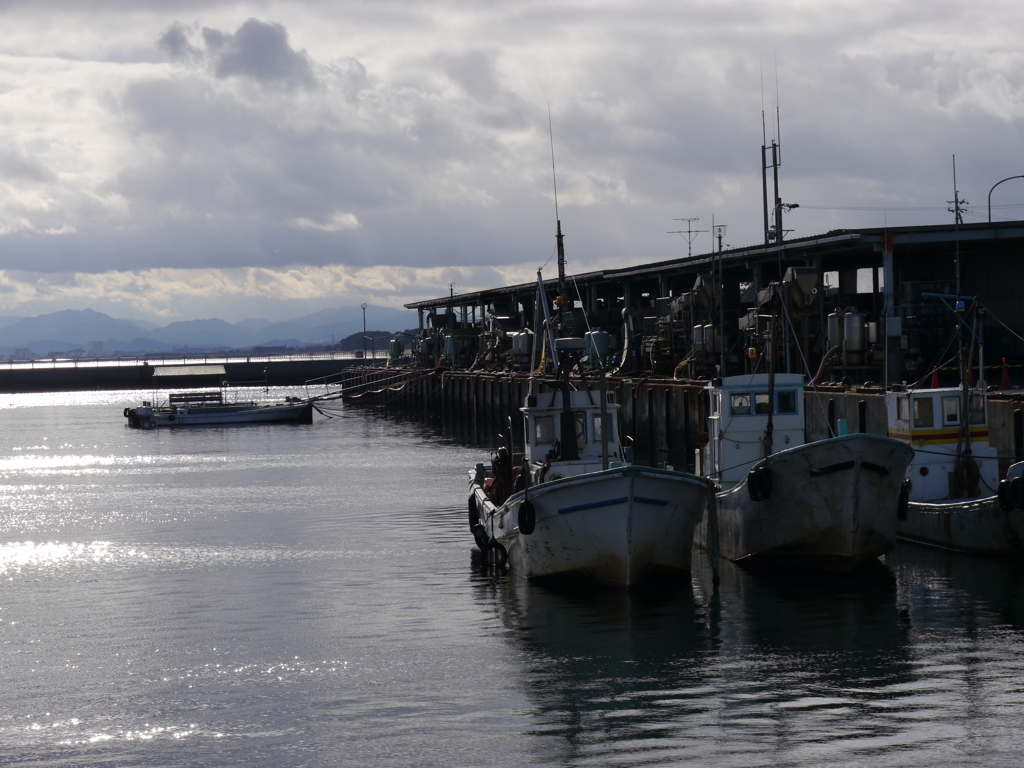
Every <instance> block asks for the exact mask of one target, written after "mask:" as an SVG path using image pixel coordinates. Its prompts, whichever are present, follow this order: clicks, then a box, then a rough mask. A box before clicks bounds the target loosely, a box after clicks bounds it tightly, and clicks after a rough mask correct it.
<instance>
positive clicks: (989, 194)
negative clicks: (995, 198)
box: [988, 176, 1024, 224]
mask: <svg viewBox="0 0 1024 768" xmlns="http://www.w3.org/2000/svg"><path fill="white" fill-rule="evenodd" d="M1010 179H1024V176H1007V177H1006V178H1005V179H1003V181H1009V180H1010ZM1003 181H997V182H996V183H995V184H993V185H992V189H995V188H996V187H998V186H999V185H1000V184H1002V183H1003ZM992 189H990V190H989V191H988V223H989V224H991V223H992Z"/></svg>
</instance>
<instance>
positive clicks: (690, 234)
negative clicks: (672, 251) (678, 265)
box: [668, 216, 707, 258]
mask: <svg viewBox="0 0 1024 768" xmlns="http://www.w3.org/2000/svg"><path fill="white" fill-rule="evenodd" d="M672 221H685V222H686V231H685V232H683V231H681V230H678V229H677V230H673V231H671V232H669V233H668V234H670V235H686V256H687V257H688V258H689V257H692V256H693V241H694V240H695V239H696V237H697V235H699V234H700V233H701V232H707V230H706V229H691V228H690V225H691V224H694V223H696V222H698V221H700V218H699V217H697V216H693V217H691V218H689V219H672Z"/></svg>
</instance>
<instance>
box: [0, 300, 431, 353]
mask: <svg viewBox="0 0 1024 768" xmlns="http://www.w3.org/2000/svg"><path fill="white" fill-rule="evenodd" d="M366 318H367V333H368V335H369V334H370V333H371V332H374V331H376V332H384V333H391V332H394V331H399V330H405V329H408V328H412V327H416V326H417V324H418V319H417V316H416V313H415V312H410V311H409V310H395V309H391V308H388V307H370V306H368V307H367V308H366ZM362 331H363V310H362V309H361V308H360V307H339V308H337V309H326V310H322V311H320V312H314V313H313V314H311V315H306V316H305V317H299V318H296V319H295V320H288V321H284V322H270V321H269V320H261V319H252V320H243V321H241V322H238V323H228V322H225V321H224V320H218V319H216V318H214V319H211V320H185V321H180V322H176V323H171V324H170V325H166V326H163V327H160V326H157V325H155V324H153V323H148V322H144V321H138V320H118V319H116V318H113V317H110V316H109V315H105V314H103V313H102V312H94V311H93V310H91V309H82V310H78V309H66V310H63V311H61V312H53V313H51V314H48V315H38V316H36V317H13V316H9V315H7V316H0V355H2V356H11V355H14V354H15V352H16V351H17V350H20V349H30V350H31V351H32V354H33V355H34V356H47V355H48V353H50V352H55V353H64V352H73V351H75V350H81V351H82V352H84V353H85V354H91V353H92V351H93V348H94V346H95V345H96V342H100V343H101V344H102V352H101V353H100V354H101V355H103V356H108V355H113V354H117V353H119V352H120V353H122V354H138V353H154V352H180V351H184V350H185V348H186V347H187V348H188V351H190V352H193V351H194V352H202V351H206V350H209V351H223V350H227V349H251V348H253V347H305V346H316V345H329V344H331V343H332V342H335V343H336V342H338V341H341V339H343V338H345V337H347V336H351V335H352V334H354V333H359V334H360V335H361V334H362Z"/></svg>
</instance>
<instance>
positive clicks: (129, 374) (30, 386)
mask: <svg viewBox="0 0 1024 768" xmlns="http://www.w3.org/2000/svg"><path fill="white" fill-rule="evenodd" d="M204 362H207V361H205V360H203V359H198V360H184V361H180V362H176V363H175V364H176V365H185V364H196V365H201V364H203V363H204ZM209 362H211V363H212V362H216V363H217V364H219V365H221V364H222V365H223V366H224V369H225V371H226V372H227V375H226V376H225V377H224V378H225V379H226V380H227V381H229V382H231V383H233V384H241V383H249V384H254V385H257V384H258V385H260V386H262V385H263V384H264V383H265V384H266V385H267V386H271V387H284V386H295V385H301V384H305V383H306V382H308V381H311V380H314V379H323V378H330V377H335V376H338V375H339V374H341V372H342V371H344V370H346V369H347V368H351V367H353V366H360V367H361V368H360V369H361V370H369V371H375V370H379V369H375V368H366V367H365V362H364V361H363V360H358V359H343V358H325V359H292V358H279V359H275V358H271V359H264V360H250V361H246V360H244V359H241V360H235V361H231V360H229V361H226V362H225V361H221V360H216V361H214V360H212V359H211V360H209ZM159 368H160V365H159V364H149V363H148V362H146V361H139V362H137V363H134V362H133V363H131V364H110V365H103V364H94V363H88V364H81V365H73V364H68V363H53V364H50V363H47V362H43V361H37V362H35V363H33V364H31V365H26V364H17V365H7V366H0V392H3V393H15V392H80V391H85V390H108V389H112V390H117V389H149V388H151V387H152V386H153V377H154V372H156V371H159ZM220 379H221V377H220V376H189V377H178V378H175V380H174V382H173V386H174V387H175V388H186V387H205V386H217V385H218V384H220ZM161 386H162V387H165V388H166V387H169V386H172V385H171V384H169V383H164V384H161Z"/></svg>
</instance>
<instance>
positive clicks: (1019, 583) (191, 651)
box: [0, 390, 1024, 768]
mask: <svg viewBox="0 0 1024 768" xmlns="http://www.w3.org/2000/svg"><path fill="white" fill-rule="evenodd" d="M272 394H277V395H285V394H301V393H299V392H296V391H290V390H280V391H278V392H276V393H274V392H272ZM143 397H148V395H146V394H144V393H140V392H137V393H130V392H128V393H126V392H92V393H74V394H46V395H3V396H0V426H2V428H0V680H2V681H3V694H2V700H3V706H2V707H0V764H2V765H5V766H8V765H10V766H18V765H24V766H33V767H37V766H95V765H109V766H256V765H259V766H288V767H290V766H446V767H447V766H502V767H503V768H505V767H507V766H518V765H530V766H609V765H616V766H634V765H644V766H660V765H665V766H675V765H714V766H717V767H720V768H727V767H730V766H763V765H774V766H792V767H794V768H796V767H799V768H812V767H813V768H820V767H821V766H866V765H870V766H873V767H876V766H878V767H890V766H891V767H896V766H901V767H902V766H921V767H922V768H926V767H927V768H933V767H934V766H940V767H941V766H977V765H985V766H1011V765H1018V764H1019V763H1020V759H1021V758H1020V755H1021V754H1022V753H1024V579H1022V576H1024V564H1021V563H1014V562H1007V561H998V560H996V561H992V560H985V559H978V558H970V557H965V556H961V555H953V554H948V553H942V552H938V551H932V550H927V549H922V548H917V547H912V546H910V545H900V546H899V547H898V548H897V550H896V551H895V552H894V553H892V554H890V555H889V556H888V557H887V558H886V562H885V563H879V565H878V568H873V569H869V570H868V571H867V572H866V573H864V574H861V575H860V576H858V577H856V578H845V579H839V578H822V577H819V576H811V575H807V574H789V575H773V574H769V573H760V572H748V571H746V570H744V569H740V568H737V567H735V566H731V565H729V564H723V566H722V572H721V576H722V578H721V584H720V586H719V587H718V589H717V590H715V589H713V588H712V579H711V572H710V569H709V566H708V561H707V558H705V557H702V556H698V557H697V558H696V559H695V568H694V572H693V574H692V577H691V578H689V579H684V580H681V581H680V582H678V583H672V584H664V585H661V586H660V587H659V588H657V589H650V590H644V591H637V592H633V593H629V594H626V593H623V592H620V591H614V590H603V589H597V588H580V587H573V588H569V587H561V588H554V587H543V586H537V585H533V584H526V583H522V582H519V581H516V580H515V579H512V578H509V576H508V575H507V574H503V573H492V572H488V571H486V570H485V569H483V567H482V566H481V563H480V562H479V559H478V557H476V556H475V554H474V551H473V540H472V537H471V535H470V533H469V530H468V526H467V515H466V492H467V486H466V478H467V471H468V469H469V467H471V466H472V465H473V464H475V463H476V462H477V461H481V460H486V456H487V442H488V441H489V438H485V439H481V440H479V443H480V444H479V445H474V444H473V443H474V440H475V439H476V436H477V433H475V432H474V431H473V430H468V431H467V433H450V432H446V431H445V429H444V428H442V427H441V426H440V425H437V424H435V423H432V422H430V421H428V420H410V419H408V418H406V419H404V420H403V419H398V418H395V417H392V416H384V415H381V414H379V413H376V412H373V411H370V410H360V409H354V408H347V409H341V410H339V411H338V412H337V417H336V418H330V419H328V418H324V417H322V416H320V415H317V416H316V418H315V420H314V423H313V424H311V425H294V426H293V425H255V426H247V427H232V428H216V427H208V428H197V429H192V430H166V431H164V430H161V431H152V432H147V431H138V430H130V429H127V428H126V427H125V419H124V418H123V417H122V410H123V408H124V407H125V406H134V405H136V404H137V403H138V401H140V400H141V399H142V398H143Z"/></svg>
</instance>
